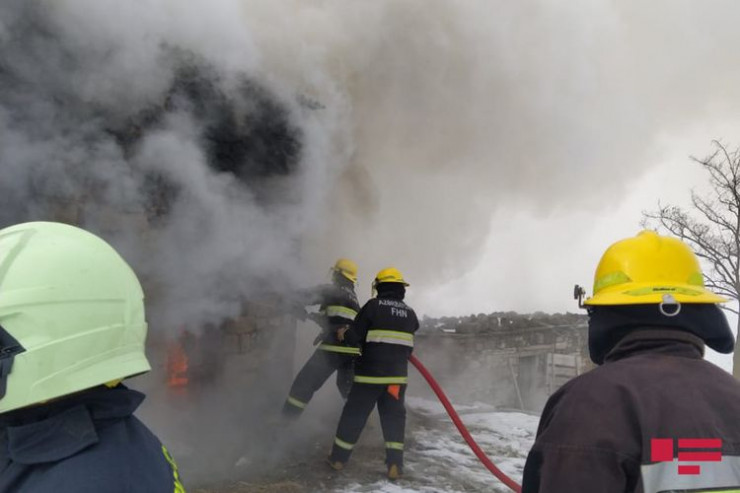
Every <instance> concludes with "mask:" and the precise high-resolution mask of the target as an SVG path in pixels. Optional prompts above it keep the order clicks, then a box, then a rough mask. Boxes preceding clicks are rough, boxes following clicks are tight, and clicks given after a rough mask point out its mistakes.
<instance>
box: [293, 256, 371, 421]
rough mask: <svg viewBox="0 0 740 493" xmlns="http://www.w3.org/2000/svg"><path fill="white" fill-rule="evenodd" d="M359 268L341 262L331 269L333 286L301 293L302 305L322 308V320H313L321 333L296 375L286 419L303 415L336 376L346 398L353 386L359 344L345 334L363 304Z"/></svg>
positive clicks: (341, 391)
mask: <svg viewBox="0 0 740 493" xmlns="http://www.w3.org/2000/svg"><path fill="white" fill-rule="evenodd" d="M356 282H357V264H355V263H354V262H352V261H351V260H348V259H346V258H340V259H339V260H337V261H336V263H335V264H334V267H332V283H331V284H328V285H323V286H318V287H316V288H312V289H309V290H307V291H305V292H303V293H301V294H300V295H299V296H298V298H299V302H300V304H302V305H320V308H319V316H318V317H316V318H314V320H315V321H317V323H319V325H321V326H322V332H321V334H319V336H318V337H317V338H316V341H314V343H315V344H318V347H317V348H316V351H314V353H313V355H312V356H311V357H310V358H309V360H308V361H307V362H306V364H305V365H303V368H301V370H300V371H299V372H298V375H296V377H295V380H294V381H293V385H291V387H290V393H289V394H288V397H287V399H286V400H285V404H284V405H283V416H284V417H286V418H294V417H297V416H299V415H300V414H301V412H303V409H305V407H306V406H307V405H308V403H309V401H310V400H311V398H312V397H313V394H314V393H315V392H316V391H317V390H319V389H320V388H321V386H322V385H324V382H326V380H327V379H328V378H329V377H330V376H331V375H332V373H334V372H337V377H336V378H337V380H336V382H337V388H338V389H339V393H340V394H341V395H342V397H343V398H346V397H347V395H348V394H349V389H350V387H351V386H352V368H353V365H354V359H355V357H356V356H357V355H359V354H360V349H359V347H358V346H357V344H348V343H347V341H346V340H345V337H344V334H345V333H346V332H347V330H348V329H349V327H350V325H351V324H352V323H353V321H354V319H355V316H357V311H358V310H359V309H360V304H359V302H358V301H357V295H356V294H355V283H356Z"/></svg>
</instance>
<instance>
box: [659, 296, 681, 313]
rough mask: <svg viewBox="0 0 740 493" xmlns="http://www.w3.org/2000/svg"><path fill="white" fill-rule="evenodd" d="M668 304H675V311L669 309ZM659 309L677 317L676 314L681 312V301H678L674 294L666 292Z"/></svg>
mask: <svg viewBox="0 0 740 493" xmlns="http://www.w3.org/2000/svg"><path fill="white" fill-rule="evenodd" d="M666 306H673V307H675V308H674V310H673V311H667V310H666ZM658 310H660V313H661V314H663V315H665V316H666V317H675V316H676V315H678V314H679V313H681V303H679V302H678V301H676V298H674V297H673V295H671V294H664V295H663V301H661V302H660V304H659V305H658Z"/></svg>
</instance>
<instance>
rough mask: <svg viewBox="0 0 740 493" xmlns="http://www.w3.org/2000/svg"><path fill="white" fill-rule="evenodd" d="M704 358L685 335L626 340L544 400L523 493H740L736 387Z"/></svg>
mask: <svg viewBox="0 0 740 493" xmlns="http://www.w3.org/2000/svg"><path fill="white" fill-rule="evenodd" d="M703 351H704V344H703V342H702V340H701V339H699V338H698V337H696V336H695V335H693V334H689V333H687V332H681V331H676V330H666V329H640V330H635V331H632V332H631V333H630V334H629V335H627V336H625V337H624V338H623V339H622V340H621V341H620V342H619V343H617V344H616V346H614V348H613V349H612V350H611V351H610V352H609V353H608V354H607V355H606V358H605V363H604V364H603V365H602V366H600V367H598V368H596V369H594V370H592V371H590V372H588V373H586V374H584V375H582V376H580V377H577V378H575V379H573V380H571V381H570V382H568V383H567V384H566V385H564V386H563V387H561V388H560V389H559V390H558V391H557V392H556V393H555V394H553V395H552V396H551V397H550V399H549V400H548V402H547V405H546V406H545V409H544V411H543V413H542V418H541V421H540V426H539V429H538V431H537V439H536V441H535V444H534V446H533V448H532V450H531V452H530V454H529V456H528V458H527V462H526V465H525V468H524V481H523V485H522V486H523V489H522V491H523V493H535V492H547V493H575V492H578V493H580V492H584V493H587V492H594V493H596V492H598V493H612V492H613V493H617V492H618V493H625V492H629V493H632V492H635V493H657V492H709V491H712V492H725V491H726V492H730V491H733V492H734V491H738V490H740V384H739V383H738V382H737V381H735V379H734V378H733V377H732V376H731V375H730V374H728V373H727V372H725V371H723V370H721V369H720V368H718V367H716V366H714V365H713V364H712V363H709V362H707V361H705V360H703V359H702V355H703ZM653 439H663V441H660V442H653ZM686 439H715V442H711V443H708V442H706V443H703V444H702V443H700V444H697V442H692V441H687V440H686ZM716 440H721V448H720V447H719V445H720V443H719V442H717V441H716ZM715 444H716V445H715ZM697 445H703V447H701V449H700V450H697V449H696V448H695V447H696V446H697ZM707 445H710V446H709V447H707ZM715 446H716V448H715ZM697 451H698V452H710V453H712V452H713V453H714V457H713V458H714V459H715V460H714V461H711V462H706V461H705V460H706V459H707V458H710V457H711V455H703V456H702V455H699V456H697V455H693V456H691V455H686V453H689V454H691V453H694V452H697ZM718 452H721V461H717V460H716V459H717V458H718V454H717V453H718ZM666 453H667V454H668V457H671V458H673V460H672V461H669V459H668V458H667V457H666V456H665V454H666ZM692 459H693V460H692ZM699 459H702V460H699ZM685 466H689V469H685ZM696 466H698V469H696ZM679 467H680V468H682V469H679Z"/></svg>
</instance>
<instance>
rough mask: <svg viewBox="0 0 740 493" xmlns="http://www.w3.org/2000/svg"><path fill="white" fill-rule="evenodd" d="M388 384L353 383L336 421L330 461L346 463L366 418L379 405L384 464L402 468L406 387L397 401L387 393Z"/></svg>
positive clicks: (404, 386) (402, 387)
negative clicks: (340, 415) (337, 422)
mask: <svg viewBox="0 0 740 493" xmlns="http://www.w3.org/2000/svg"><path fill="white" fill-rule="evenodd" d="M388 387H389V386H388V385H376V384H366V383H355V384H354V385H353V386H352V390H350V392H349V397H348V398H347V402H346V403H345V404H344V409H343V410H342V417H341V418H340V419H339V426H338V427H337V435H336V437H335V439H334V446H333V447H332V450H331V456H330V457H329V459H330V460H331V461H332V462H347V461H348V460H349V456H350V455H351V454H352V448H353V447H354V445H355V443H357V440H358V439H359V438H360V434H361V433H362V429H363V428H364V427H365V423H366V422H367V418H368V417H369V416H370V413H371V412H372V411H373V408H374V407H375V404H376V403H377V404H378V414H379V415H380V426H381V427H382V428H383V438H384V439H385V463H386V464H387V465H389V466H390V465H391V464H396V465H398V466H401V467H402V466H403V439H404V434H405V429H406V407H405V406H404V398H405V396H406V385H401V386H400V387H401V388H400V392H399V393H398V399H396V397H394V396H393V395H392V394H391V393H390V392H388Z"/></svg>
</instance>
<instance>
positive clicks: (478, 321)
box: [416, 312, 593, 411]
mask: <svg viewBox="0 0 740 493" xmlns="http://www.w3.org/2000/svg"><path fill="white" fill-rule="evenodd" d="M587 333H588V330H587V318H586V315H581V314H573V313H565V314H552V315H548V314H544V313H535V314H526V315H522V314H517V313H514V312H499V313H492V314H488V315H485V314H478V315H471V316H467V317H444V318H440V319H432V318H427V317H425V318H424V319H423V320H422V326H421V328H420V331H419V334H418V337H417V340H418V344H417V350H416V354H417V355H418V356H419V358H420V359H422V361H424V362H425V364H427V366H429V367H430V369H431V370H432V372H433V373H435V374H436V375H438V378H439V379H440V380H441V381H443V386H445V387H449V389H450V390H449V391H450V393H451V394H453V395H457V396H458V397H459V398H460V399H464V400H471V399H472V400H478V401H482V402H486V403H489V404H493V405H496V406H499V407H511V408H517V409H526V410H532V411H539V410H540V409H541V408H542V406H543V405H544V402H545V400H546V399H547V397H548V396H549V395H551V394H552V393H553V392H554V391H555V390H557V389H558V388H559V387H560V386H561V385H563V384H564V383H565V382H566V381H568V380H569V379H571V378H573V377H574V376H577V375H580V374H582V373H584V372H586V371H588V370H589V369H591V368H592V366H593V365H592V364H591V362H590V359H589V357H588V345H587ZM445 384H446V385H445Z"/></svg>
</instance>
